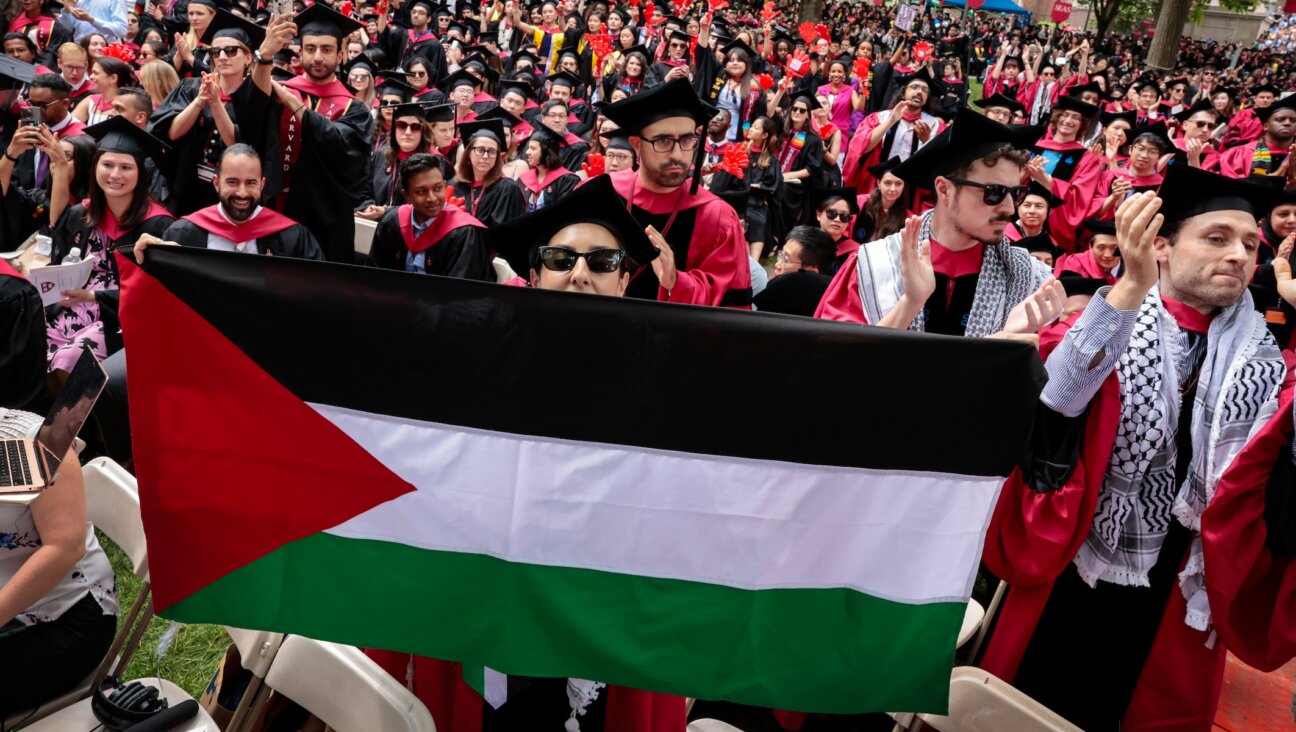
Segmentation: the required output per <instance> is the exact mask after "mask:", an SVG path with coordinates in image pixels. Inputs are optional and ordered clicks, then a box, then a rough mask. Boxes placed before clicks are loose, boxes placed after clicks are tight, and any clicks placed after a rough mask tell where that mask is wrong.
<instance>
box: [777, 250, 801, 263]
mask: <svg viewBox="0 0 1296 732" xmlns="http://www.w3.org/2000/svg"><path fill="white" fill-rule="evenodd" d="M778 261H779V262H781V263H783V264H785V265H787V264H802V262H801V260H799V259H798V260H796V261H795V262H794V261H792V258H791V257H790V256H788V253H787V250H786V249H780V250H779V253H778Z"/></svg>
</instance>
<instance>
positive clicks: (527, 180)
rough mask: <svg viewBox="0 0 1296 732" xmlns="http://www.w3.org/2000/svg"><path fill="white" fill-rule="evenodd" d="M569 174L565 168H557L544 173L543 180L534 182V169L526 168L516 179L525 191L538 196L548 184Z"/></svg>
mask: <svg viewBox="0 0 1296 732" xmlns="http://www.w3.org/2000/svg"><path fill="white" fill-rule="evenodd" d="M570 172H571V171H570V170H567V169H566V168H563V167H558V168H554V169H553V170H551V171H549V172H548V173H545V177H544V180H536V172H535V168H527V170H526V172H525V173H523V174H522V175H521V176H519V177H518V181H519V182H520V183H521V184H522V185H524V186H526V188H527V190H529V191H531V192H532V193H534V194H536V195H540V192H541V191H543V190H544V189H546V188H548V187H549V184H550V183H553V182H554V181H555V180H558V178H560V177H561V176H564V175H567V174H568V173H570Z"/></svg>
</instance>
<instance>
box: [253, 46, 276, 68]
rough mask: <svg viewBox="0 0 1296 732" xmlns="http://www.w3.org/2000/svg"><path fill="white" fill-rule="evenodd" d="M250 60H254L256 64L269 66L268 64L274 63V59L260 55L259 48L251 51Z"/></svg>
mask: <svg viewBox="0 0 1296 732" xmlns="http://www.w3.org/2000/svg"><path fill="white" fill-rule="evenodd" d="M252 60H253V61H256V62H257V64H258V65H260V66H269V65H270V64H272V63H274V59H272V58H266V57H264V56H262V55H261V49H259V48H258V49H257V50H255V51H253V52H252Z"/></svg>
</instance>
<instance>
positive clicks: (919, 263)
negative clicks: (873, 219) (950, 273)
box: [900, 216, 936, 307]
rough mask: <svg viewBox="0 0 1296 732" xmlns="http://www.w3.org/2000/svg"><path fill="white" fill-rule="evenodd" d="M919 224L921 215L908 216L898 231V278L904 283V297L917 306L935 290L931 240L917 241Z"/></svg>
mask: <svg viewBox="0 0 1296 732" xmlns="http://www.w3.org/2000/svg"><path fill="white" fill-rule="evenodd" d="M921 226H922V217H921V216H910V217H909V218H908V219H907V220H906V221H905V225H904V229H902V230H901V231H900V279H901V281H902V282H903V283H904V297H905V298H906V299H907V300H909V301H911V302H913V303H914V304H916V305H918V306H919V307H921V306H922V305H924V304H925V303H926V302H927V298H929V297H931V295H932V293H933V292H935V291H936V272H935V270H933V269H932V262H931V242H930V241H928V240H923V241H921V242H920V241H918V231H919V229H920V228H921Z"/></svg>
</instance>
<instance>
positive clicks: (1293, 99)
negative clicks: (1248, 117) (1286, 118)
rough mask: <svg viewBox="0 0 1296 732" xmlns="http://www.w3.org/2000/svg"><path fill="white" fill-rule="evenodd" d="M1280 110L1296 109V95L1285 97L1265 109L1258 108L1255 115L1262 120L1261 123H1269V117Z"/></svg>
mask: <svg viewBox="0 0 1296 732" xmlns="http://www.w3.org/2000/svg"><path fill="white" fill-rule="evenodd" d="M1280 109H1296V94H1292V95H1290V96H1286V97H1283V98H1282V99H1279V100H1277V101H1275V102H1274V103H1273V104H1270V105H1269V106H1267V107H1265V108H1264V109H1259V108H1257V109H1256V111H1255V113H1256V116H1257V117H1259V118H1260V121H1261V122H1268V121H1269V117H1270V116H1272V115H1273V113H1274V112H1277V111H1278V110H1280Z"/></svg>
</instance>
